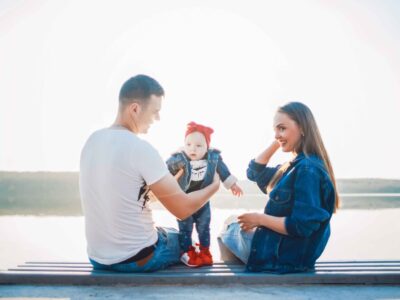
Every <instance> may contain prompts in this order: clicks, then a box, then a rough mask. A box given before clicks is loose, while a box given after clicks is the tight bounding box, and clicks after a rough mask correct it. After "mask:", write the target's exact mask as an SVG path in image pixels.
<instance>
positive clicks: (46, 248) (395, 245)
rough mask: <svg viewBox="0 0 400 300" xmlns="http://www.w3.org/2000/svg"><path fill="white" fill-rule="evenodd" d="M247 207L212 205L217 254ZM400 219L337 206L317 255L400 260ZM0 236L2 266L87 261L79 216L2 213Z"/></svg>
mask: <svg viewBox="0 0 400 300" xmlns="http://www.w3.org/2000/svg"><path fill="white" fill-rule="evenodd" d="M247 211H250V210H246V209H218V208H215V209H213V211H212V223H211V235H212V242H211V250H212V253H213V255H214V257H215V258H216V259H219V248H218V246H217V241H216V237H217V235H218V233H219V232H220V230H221V228H222V226H223V222H224V220H225V219H226V218H227V217H228V216H230V215H239V214H241V213H244V212H247ZM251 211H254V210H251ZM154 220H155V222H156V225H162V226H170V227H175V228H176V227H177V226H176V220H175V218H174V217H173V216H172V215H171V214H170V213H168V212H167V211H165V210H158V209H157V210H154ZM399 220H400V208H395V209H380V210H351V209H347V210H340V211H339V212H338V213H337V214H335V215H334V216H333V218H332V222H331V225H332V236H331V239H330V241H329V244H328V246H327V248H326V250H325V252H324V253H323V255H322V257H321V258H320V260H331V259H345V260H347V259H350V260H363V259H387V260H390V259H400V221H399ZM0 236H1V240H0V269H4V268H7V267H11V266H15V265H16V264H18V263H22V262H25V261H43V260H45V261H49V260H58V261H60V260H62V261H87V256H86V241H85V236H84V220H83V217H59V216H46V217H41V216H1V217H0ZM194 238H195V239H197V238H196V235H195V234H194Z"/></svg>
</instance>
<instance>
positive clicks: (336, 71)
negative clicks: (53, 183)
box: [0, 0, 400, 178]
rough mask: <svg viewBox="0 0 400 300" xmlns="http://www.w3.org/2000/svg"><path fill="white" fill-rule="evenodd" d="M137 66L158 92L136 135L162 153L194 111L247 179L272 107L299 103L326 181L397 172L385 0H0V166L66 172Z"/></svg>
mask: <svg viewBox="0 0 400 300" xmlns="http://www.w3.org/2000/svg"><path fill="white" fill-rule="evenodd" d="M138 73H144V74H148V75H150V76H152V77H154V78H156V79H157V80H158V81H159V82H160V83H161V84H162V85H163V87H164V88H165V90H166V98H165V101H164V103H163V109H162V111H161V121H160V122H158V123H156V124H155V125H153V127H152V128H151V129H150V133H149V134H148V135H147V136H143V137H144V138H145V139H147V140H149V141H150V142H151V143H152V144H153V145H154V146H155V147H156V148H157V149H158V150H159V151H160V154H161V155H162V156H163V157H164V158H167V157H168V155H169V154H170V153H171V152H173V151H174V150H175V149H177V148H178V147H180V146H181V145H182V143H183V134H184V131H185V125H186V123H188V122H189V121H196V122H199V123H203V124H205V125H208V126H211V127H213V128H214V130H215V134H214V135H213V137H212V141H211V144H212V146H214V147H216V148H219V149H220V150H222V154H223V157H224V160H225V162H226V163H227V165H228V166H229V167H230V169H231V171H232V172H233V173H234V174H235V175H236V176H237V177H239V178H245V170H246V167H247V164H248V161H249V160H250V159H251V158H253V157H254V156H256V155H257V154H258V153H259V152H260V151H261V150H262V149H263V147H265V146H266V145H268V144H269V143H270V141H271V140H272V138H273V132H272V117H273V114H274V112H275V109H276V108H277V107H278V106H279V105H282V104H285V103H286V102H289V101H301V102H304V103H305V104H307V105H308V106H309V107H310V108H311V110H312V111H313V113H314V115H315V117H316V119H317V122H318V124H319V127H320V130H321V132H322V135H323V138H324V141H325V145H326V147H327V149H328V152H329V154H330V157H331V160H332V164H333V166H334V170H335V172H336V175H337V177H338V178H348V177H374V178H376V177H379V178H400V169H399V168H400V158H399V154H398V153H400V138H399V134H398V131H399V130H400V2H399V1H396V0H391V1H390V0H375V1H369V0H365V1H355V0H354V1H350V0H343V1H297V0H293V1H287V0H285V1H278V0H277V1H265V0H260V1H232V0H227V1H200V0H199V1H194V0H182V1H173V0H172V1H163V0H159V1H131V0H129V1H95V0H93V1H89V0H87V1H78V0H76V1H57V0H55V1H44V0H42V1H39V0H38V1H17V0H2V1H1V2H0V170H8V171H37V170H49V171H77V170H78V169H79V156H80V151H81V148H82V146H83V144H84V142H85V140H86V139H87V137H88V136H89V135H90V133H92V132H93V131H94V130H96V129H99V128H102V127H106V126H109V125H110V124H111V123H112V122H113V121H114V118H115V114H116V109H117V103H118V92H119V89H120V86H121V85H122V83H123V82H124V81H125V80H126V79H128V78H129V77H131V76H133V75H136V74H138ZM287 158H288V157H287V156H285V155H278V156H277V157H276V158H274V161H273V162H274V163H275V162H280V161H281V160H282V159H283V160H285V159H287Z"/></svg>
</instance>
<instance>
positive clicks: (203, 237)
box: [193, 203, 211, 248]
mask: <svg viewBox="0 0 400 300" xmlns="http://www.w3.org/2000/svg"><path fill="white" fill-rule="evenodd" d="M193 218H194V221H195V223H196V230H197V233H198V236H199V243H200V245H201V246H203V247H207V248H208V247H210V222H211V209H210V203H207V204H206V205H204V206H203V207H202V208H201V209H200V210H199V211H197V212H196V213H195V214H194V215H193Z"/></svg>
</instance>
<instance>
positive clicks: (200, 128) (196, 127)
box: [185, 122, 214, 148]
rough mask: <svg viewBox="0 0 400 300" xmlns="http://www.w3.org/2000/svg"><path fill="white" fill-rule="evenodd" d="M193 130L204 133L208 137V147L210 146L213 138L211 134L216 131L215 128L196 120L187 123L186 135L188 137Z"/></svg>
mask: <svg viewBox="0 0 400 300" xmlns="http://www.w3.org/2000/svg"><path fill="white" fill-rule="evenodd" d="M193 132H200V133H202V134H203V135H204V137H205V138H206V143H207V148H208V147H210V139H211V134H212V133H213V132H214V130H213V129H212V128H210V127H207V126H204V125H200V124H196V123H195V122H190V123H189V124H187V129H186V133H185V137H187V136H188V135H189V134H191V133H193Z"/></svg>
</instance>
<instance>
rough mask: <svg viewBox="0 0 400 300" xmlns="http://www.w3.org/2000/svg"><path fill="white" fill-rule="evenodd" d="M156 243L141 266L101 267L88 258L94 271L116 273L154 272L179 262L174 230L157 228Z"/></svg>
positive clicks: (178, 250) (116, 265)
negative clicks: (151, 254)
mask: <svg viewBox="0 0 400 300" xmlns="http://www.w3.org/2000/svg"><path fill="white" fill-rule="evenodd" d="M157 231H158V241H157V243H156V245H155V247H156V248H155V250H154V252H153V257H152V258H151V259H150V260H149V261H148V262H147V263H146V264H144V265H143V266H138V265H137V264H136V263H135V262H132V263H125V264H122V263H116V264H112V265H103V264H100V263H98V262H96V261H94V260H92V259H90V258H89V260H90V263H91V264H92V265H93V269H94V270H109V271H117V272H126V273H129V272H154V271H157V270H162V269H165V268H166V267H168V266H170V265H172V264H176V263H178V262H179V258H180V249H179V242H178V235H179V233H178V231H177V230H176V229H174V228H166V227H157Z"/></svg>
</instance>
